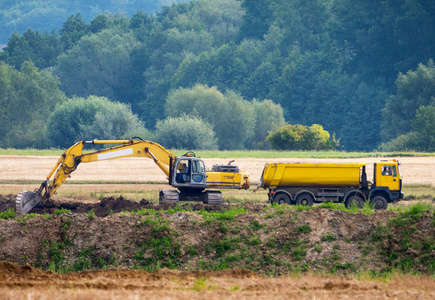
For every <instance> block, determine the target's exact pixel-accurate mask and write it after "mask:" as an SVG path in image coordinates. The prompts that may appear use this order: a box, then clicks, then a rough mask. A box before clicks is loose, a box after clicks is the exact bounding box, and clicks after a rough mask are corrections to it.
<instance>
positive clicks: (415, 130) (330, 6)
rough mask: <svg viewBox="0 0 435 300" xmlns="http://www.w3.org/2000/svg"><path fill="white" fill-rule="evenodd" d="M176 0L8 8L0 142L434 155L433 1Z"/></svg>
mask: <svg viewBox="0 0 435 300" xmlns="http://www.w3.org/2000/svg"><path fill="white" fill-rule="evenodd" d="M64 2H65V3H64ZM165 2H166V1H157V0H150V1H145V0H135V1H133V0H123V1H115V0H112V1H101V0H100V1H86V3H93V6H92V7H94V8H95V9H89V7H90V4H85V1H81V0H78V1H68V2H66V1H48V0H47V1H43V0H39V1H36V0H35V1H2V4H0V19H1V20H9V21H8V22H9V23H4V22H5V21H3V23H2V24H12V23H13V22H20V24H23V23H25V22H22V20H26V18H27V19H28V20H29V22H30V23H27V24H28V25H29V26H27V27H29V28H28V29H27V28H26V30H24V31H22V33H20V32H19V31H15V32H14V33H12V34H11V35H10V36H9V38H8V42H7V45H6V47H5V48H4V49H3V50H2V51H1V52H0V61H1V62H0V147H16V148H18V147H39V148H47V147H67V146H69V145H71V144H72V143H74V142H75V141H76V140H78V139H92V138H100V139H102V138H119V137H121V136H133V135H139V136H141V137H143V138H148V139H153V140H155V141H158V142H160V143H162V144H163V145H164V146H166V147H175V148H191V149H193V148H196V149H207V148H219V149H253V148H260V149H268V148H270V147H273V148H276V149H319V150H320V149H326V148H328V147H329V148H331V147H332V148H337V149H340V150H347V151H370V150H373V149H380V150H388V151H395V150H416V151H435V65H434V62H433V60H432V59H433V58H434V56H435V55H434V54H435V43H434V38H435V5H434V4H433V3H432V1H429V0H394V1H393V0H390V1H375V0H372V1H359V0H313V1H302V0H292V1H288V0H258V1H253V0H198V1H190V2H183V1H178V3H174V4H172V5H170V6H162V7H161V8H160V9H158V10H157V11H156V12H155V13H150V12H149V11H150V9H151V10H152V9H155V8H157V7H158V6H159V5H162V4H163V5H164V4H165ZM30 3H31V5H30ZM48 3H51V4H52V5H48ZM54 3H55V4H54ZM119 3H122V5H121V6H117V4H119ZM48 6H50V9H48V8H47V7H48ZM22 7H26V11H27V12H29V14H30V12H32V13H31V14H32V16H33V17H34V18H33V17H32V18H30V17H26V16H25V14H26V12H23V9H22ZM82 7H85V9H82ZM132 7H135V8H136V10H135V11H134V12H132V9H131V8H132ZM54 8H56V9H59V11H60V10H62V12H63V13H62V14H61V13H57V12H56V10H55V9H54ZM120 11H123V12H125V13H120ZM64 12H67V13H69V15H68V16H67V17H65V18H64V20H63V21H62V22H61V25H60V27H56V26H57V25H55V24H58V23H57V22H59V18H61V17H62V16H64ZM92 12H93V13H94V15H95V16H93V17H90V15H91V14H92ZM37 15H39V16H40V18H38V17H36V16H37ZM14 16H15V17H14ZM20 19H21V21H20ZM17 24H18V23H17ZM51 24H53V25H51ZM30 25H32V26H33V27H32V26H30ZM7 26H9V25H7ZM47 26H48V27H47ZM51 27H52V28H51ZM39 28H44V30H38V29H39ZM286 145H287V146H286ZM322 145H323V146H322Z"/></svg>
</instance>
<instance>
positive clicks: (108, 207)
mask: <svg viewBox="0 0 435 300" xmlns="http://www.w3.org/2000/svg"><path fill="white" fill-rule="evenodd" d="M15 198H16V195H0V212H3V211H8V210H9V209H11V210H13V211H15ZM180 205H181V207H182V208H186V209H187V207H189V210H193V211H199V210H206V211H220V210H222V209H228V207H229V206H230V205H229V204H224V205H220V206H216V205H209V204H204V203H200V202H191V203H183V204H180ZM174 206H175V204H159V203H152V202H149V201H148V200H146V199H142V200H140V201H139V202H136V201H132V200H127V199H125V198H124V197H122V196H120V197H118V198H114V197H105V198H103V199H102V200H101V201H98V202H95V201H77V200H67V199H56V200H53V199H49V200H46V201H43V202H40V203H38V205H36V206H35V207H34V208H33V209H32V210H31V211H30V213H36V214H53V213H54V212H55V211H56V210H60V209H68V210H70V211H71V213H73V214H81V213H87V212H89V211H91V210H93V211H94V212H95V215H96V216H97V217H107V216H109V215H111V214H116V213H120V212H123V211H136V210H138V209H154V210H157V211H159V210H168V209H169V208H171V207H174ZM243 206H244V208H245V209H247V210H249V211H252V212H259V211H260V210H262V209H263V208H264V207H265V206H266V205H261V204H260V205H257V204H252V203H245V204H243Z"/></svg>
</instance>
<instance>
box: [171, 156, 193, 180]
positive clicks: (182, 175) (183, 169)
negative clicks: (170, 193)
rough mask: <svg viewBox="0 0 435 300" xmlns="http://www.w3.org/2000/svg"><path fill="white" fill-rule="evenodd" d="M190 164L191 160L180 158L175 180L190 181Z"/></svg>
mask: <svg viewBox="0 0 435 300" xmlns="http://www.w3.org/2000/svg"><path fill="white" fill-rule="evenodd" d="M190 164H191V162H190V161H189V160H187V159H186V160H180V161H179V162H178V166H177V175H176V177H175V180H176V181H177V182H178V183H185V182H190V169H191V167H190Z"/></svg>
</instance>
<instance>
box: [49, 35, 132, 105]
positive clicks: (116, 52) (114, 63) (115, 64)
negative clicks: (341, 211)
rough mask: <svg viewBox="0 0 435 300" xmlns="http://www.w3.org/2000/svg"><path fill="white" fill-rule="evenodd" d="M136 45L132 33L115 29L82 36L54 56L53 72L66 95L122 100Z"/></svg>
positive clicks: (127, 94) (124, 98)
mask: <svg viewBox="0 0 435 300" xmlns="http://www.w3.org/2000/svg"><path fill="white" fill-rule="evenodd" d="M62 38H63V36H62ZM136 46H137V43H136V41H135V39H134V38H133V36H132V34H131V33H123V32H122V31H120V30H119V28H110V29H106V30H103V31H101V32H98V33H96V34H93V35H89V36H84V37H83V38H81V39H80V41H79V42H78V43H77V45H76V46H74V47H73V48H72V49H71V50H70V51H68V52H65V53H64V54H62V55H61V56H60V57H59V58H58V64H57V65H56V67H55V70H54V73H55V74H56V75H58V76H59V77H60V79H61V88H62V90H63V91H64V92H65V93H66V94H67V96H79V97H87V96H89V95H96V96H104V97H107V98H109V99H111V100H116V101H126V100H128V97H129V96H130V95H129V89H130V88H131V87H130V86H129V85H128V81H126V80H125V78H126V77H127V75H128V68H129V67H130V55H131V52H132V50H133V49H134V48H135V47H136ZM83 66H86V67H85V68H84V67H83Z"/></svg>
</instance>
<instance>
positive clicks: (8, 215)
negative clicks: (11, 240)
mask: <svg viewBox="0 0 435 300" xmlns="http://www.w3.org/2000/svg"><path fill="white" fill-rule="evenodd" d="M15 216H16V213H15V211H14V210H13V209H12V208H9V210H8V211H2V212H0V219H4V220H9V219H13V218H15Z"/></svg>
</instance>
